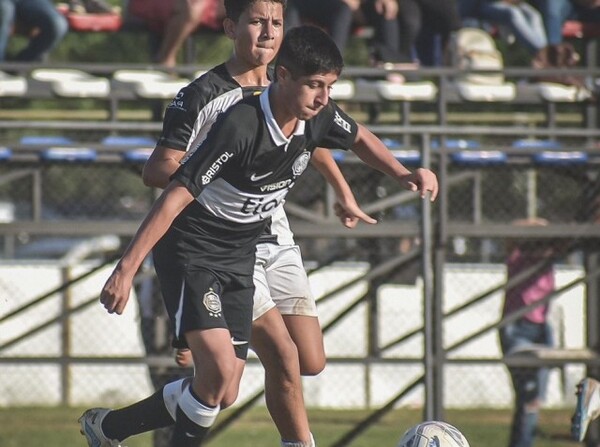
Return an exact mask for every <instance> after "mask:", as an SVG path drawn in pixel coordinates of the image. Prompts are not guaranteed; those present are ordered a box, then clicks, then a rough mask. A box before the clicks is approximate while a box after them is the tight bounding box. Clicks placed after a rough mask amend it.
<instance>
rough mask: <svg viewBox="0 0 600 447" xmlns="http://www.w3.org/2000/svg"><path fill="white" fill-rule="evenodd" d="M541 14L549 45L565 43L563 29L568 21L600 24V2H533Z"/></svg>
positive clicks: (564, 0) (539, 0)
mask: <svg viewBox="0 0 600 447" xmlns="http://www.w3.org/2000/svg"><path fill="white" fill-rule="evenodd" d="M531 2H532V4H533V5H535V7H536V8H537V9H538V10H539V11H540V12H541V14H542V18H543V21H544V27H545V29H546V34H547V35H548V44H549V45H558V44H560V43H562V41H563V35H562V29H563V25H564V24H565V22H566V21H567V20H579V21H581V22H600V0H531Z"/></svg>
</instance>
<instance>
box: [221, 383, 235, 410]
mask: <svg viewBox="0 0 600 447" xmlns="http://www.w3.org/2000/svg"><path fill="white" fill-rule="evenodd" d="M237 398H238V389H237V388H235V389H228V390H227V391H226V392H225V395H224V396H223V399H221V410H224V409H225V408H227V407H231V406H232V405H233V404H234V403H235V401H236V400H237Z"/></svg>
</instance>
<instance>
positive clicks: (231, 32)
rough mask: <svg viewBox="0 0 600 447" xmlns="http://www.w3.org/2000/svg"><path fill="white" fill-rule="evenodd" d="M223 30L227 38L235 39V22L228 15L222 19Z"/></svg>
mask: <svg viewBox="0 0 600 447" xmlns="http://www.w3.org/2000/svg"><path fill="white" fill-rule="evenodd" d="M223 32H224V33H225V35H226V36H227V37H228V38H229V39H231V40H235V22H234V21H233V20H231V19H230V18H229V17H225V18H224V19H223Z"/></svg>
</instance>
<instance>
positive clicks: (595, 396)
mask: <svg viewBox="0 0 600 447" xmlns="http://www.w3.org/2000/svg"><path fill="white" fill-rule="evenodd" d="M575 394H576V395H577V406H576V407H575V413H574V414H573V417H572V418H571V436H572V437H573V439H575V440H577V441H579V442H581V441H583V438H585V433H586V432H587V428H588V425H589V424H590V422H591V421H593V420H594V419H596V418H597V417H598V416H600V382H598V381H596V380H594V379H590V378H585V379H583V380H582V381H581V382H579V383H578V384H577V392H576V393H575Z"/></svg>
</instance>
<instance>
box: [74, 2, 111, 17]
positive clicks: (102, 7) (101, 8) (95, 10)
mask: <svg viewBox="0 0 600 447" xmlns="http://www.w3.org/2000/svg"><path fill="white" fill-rule="evenodd" d="M119 10H120V8H118V7H112V6H111V5H109V4H108V3H106V2H105V1H104V0H69V11H70V12H74V13H77V14H86V13H87V14H110V13H113V12H118V11H119Z"/></svg>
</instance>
